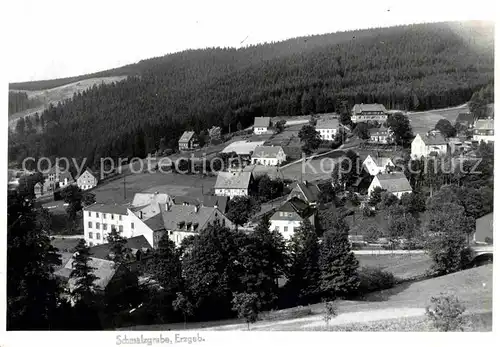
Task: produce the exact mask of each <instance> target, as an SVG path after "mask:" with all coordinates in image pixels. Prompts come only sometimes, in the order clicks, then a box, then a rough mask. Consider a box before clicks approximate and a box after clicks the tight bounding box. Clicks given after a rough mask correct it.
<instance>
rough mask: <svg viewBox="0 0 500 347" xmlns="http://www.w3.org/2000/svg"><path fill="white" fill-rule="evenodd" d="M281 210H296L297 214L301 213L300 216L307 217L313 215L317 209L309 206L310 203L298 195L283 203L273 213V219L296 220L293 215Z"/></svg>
mask: <svg viewBox="0 0 500 347" xmlns="http://www.w3.org/2000/svg"><path fill="white" fill-rule="evenodd" d="M280 212H292V213H294V212H295V213H296V214H297V215H299V217H300V218H307V217H309V216H311V215H312V214H313V213H314V212H315V210H314V209H313V208H311V207H309V205H308V204H307V203H306V202H305V201H303V200H301V199H299V198H297V197H293V198H291V199H290V200H287V201H286V202H285V203H284V204H283V205H281V206H280V207H279V208H278V209H277V210H276V212H275V213H274V214H273V215H272V217H271V219H272V220H295V218H294V216H293V215H292V216H289V215H287V214H282V213H280Z"/></svg>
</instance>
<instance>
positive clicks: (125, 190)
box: [123, 176, 127, 200]
mask: <svg viewBox="0 0 500 347" xmlns="http://www.w3.org/2000/svg"><path fill="white" fill-rule="evenodd" d="M126 177H127V176H123V200H127V188H126V185H127V182H126V181H125V178H126Z"/></svg>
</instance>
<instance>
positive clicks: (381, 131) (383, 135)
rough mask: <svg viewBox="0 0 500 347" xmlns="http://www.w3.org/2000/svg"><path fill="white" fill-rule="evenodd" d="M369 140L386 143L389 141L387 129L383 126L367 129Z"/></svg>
mask: <svg viewBox="0 0 500 347" xmlns="http://www.w3.org/2000/svg"><path fill="white" fill-rule="evenodd" d="M368 135H369V136H370V139H369V140H368V141H369V142H372V143H380V144H387V143H389V142H390V134H389V129H387V128H385V127H383V126H382V127H380V128H371V129H368Z"/></svg>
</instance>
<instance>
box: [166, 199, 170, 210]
mask: <svg viewBox="0 0 500 347" xmlns="http://www.w3.org/2000/svg"><path fill="white" fill-rule="evenodd" d="M165 210H166V211H170V201H167V203H166V204H165Z"/></svg>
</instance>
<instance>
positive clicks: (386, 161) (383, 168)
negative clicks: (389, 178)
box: [363, 155, 395, 176]
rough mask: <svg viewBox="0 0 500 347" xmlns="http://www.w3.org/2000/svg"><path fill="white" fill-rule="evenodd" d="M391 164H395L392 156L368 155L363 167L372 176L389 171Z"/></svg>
mask: <svg viewBox="0 0 500 347" xmlns="http://www.w3.org/2000/svg"><path fill="white" fill-rule="evenodd" d="M391 166H395V165H394V163H393V161H392V160H391V158H385V157H378V156H373V157H372V156H371V155H368V156H367V157H366V159H365V160H364V161H363V167H364V168H365V169H366V171H367V172H368V173H369V174H370V175H372V176H376V175H378V174H379V173H385V172H387V167H391Z"/></svg>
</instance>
